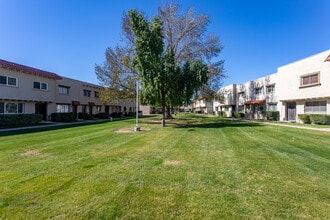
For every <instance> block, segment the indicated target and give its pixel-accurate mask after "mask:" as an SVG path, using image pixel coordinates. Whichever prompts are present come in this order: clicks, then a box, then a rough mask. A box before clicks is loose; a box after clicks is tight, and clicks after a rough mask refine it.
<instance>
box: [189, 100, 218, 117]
mask: <svg viewBox="0 0 330 220" xmlns="http://www.w3.org/2000/svg"><path fill="white" fill-rule="evenodd" d="M192 110H193V111H195V112H197V113H204V114H211V113H212V112H213V101H208V100H206V99H205V98H198V99H195V100H193V101H192Z"/></svg>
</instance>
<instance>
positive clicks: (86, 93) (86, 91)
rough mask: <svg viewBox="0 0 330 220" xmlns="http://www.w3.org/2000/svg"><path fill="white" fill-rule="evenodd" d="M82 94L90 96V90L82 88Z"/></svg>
mask: <svg viewBox="0 0 330 220" xmlns="http://www.w3.org/2000/svg"><path fill="white" fill-rule="evenodd" d="M84 96H86V97H91V91H90V90H86V89H84Z"/></svg>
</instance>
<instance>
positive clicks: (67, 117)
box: [51, 112, 76, 122]
mask: <svg viewBox="0 0 330 220" xmlns="http://www.w3.org/2000/svg"><path fill="white" fill-rule="evenodd" d="M51 120H52V121H54V122H70V121H75V120H76V117H75V114H73V113H72V112H68V113H53V114H51Z"/></svg>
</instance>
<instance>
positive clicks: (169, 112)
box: [166, 106, 173, 119]
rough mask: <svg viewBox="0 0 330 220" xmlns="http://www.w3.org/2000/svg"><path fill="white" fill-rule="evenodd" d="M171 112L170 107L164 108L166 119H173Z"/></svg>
mask: <svg viewBox="0 0 330 220" xmlns="http://www.w3.org/2000/svg"><path fill="white" fill-rule="evenodd" d="M171 110H172V107H171V106H166V119H173V117H172V114H171Z"/></svg>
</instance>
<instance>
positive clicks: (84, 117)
mask: <svg viewBox="0 0 330 220" xmlns="http://www.w3.org/2000/svg"><path fill="white" fill-rule="evenodd" d="M78 119H82V120H91V119H93V115H90V114H88V113H84V112H79V113H78Z"/></svg>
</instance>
